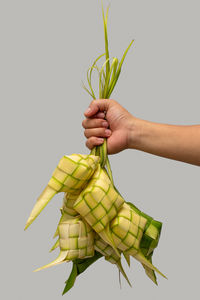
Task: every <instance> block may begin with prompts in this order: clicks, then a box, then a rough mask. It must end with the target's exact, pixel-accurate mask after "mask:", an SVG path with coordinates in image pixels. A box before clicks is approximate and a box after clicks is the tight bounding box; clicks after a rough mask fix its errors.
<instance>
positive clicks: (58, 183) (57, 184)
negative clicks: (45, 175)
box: [25, 154, 99, 229]
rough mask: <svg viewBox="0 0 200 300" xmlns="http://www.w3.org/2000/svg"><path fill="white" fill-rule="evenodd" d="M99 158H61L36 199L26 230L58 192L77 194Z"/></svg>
mask: <svg viewBox="0 0 200 300" xmlns="http://www.w3.org/2000/svg"><path fill="white" fill-rule="evenodd" d="M98 162H99V158H98V157H97V156H94V155H82V154H72V155H70V156H67V155H65V156H63V157H62V158H61V160H60V161H59V163H58V166H57V167H56V169H55V170H54V172H53V174H52V177H51V179H50V180H49V182H48V185H47V186H46V188H45V189H44V191H43V192H42V194H41V195H40V196H39V198H38V199H37V202H36V204H35V206H34V208H33V210H32V212H31V214H30V216H29V218H28V221H27V223H26V226H25V229H27V228H28V227H29V226H30V225H31V223H32V222H33V221H34V220H35V219H36V217H37V216H38V215H39V214H40V213H41V211H42V210H43V209H44V208H45V206H46V205H47V204H48V203H49V201H50V200H51V199H52V198H53V197H54V196H55V195H56V194H57V193H60V192H69V193H72V194H79V193H80V191H81V189H82V188H83V187H84V185H85V184H87V182H88V180H89V179H90V177H91V176H92V174H93V172H94V170H95V168H96V166H97V163H98Z"/></svg>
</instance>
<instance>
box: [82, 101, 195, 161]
mask: <svg viewBox="0 0 200 300" xmlns="http://www.w3.org/2000/svg"><path fill="white" fill-rule="evenodd" d="M84 115H85V119H84V120H83V122H82V126H83V127H84V129H85V130H84V134H85V137H86V138H87V140H86V146H87V147H88V148H89V149H92V148H93V147H94V146H97V145H101V144H102V143H103V138H107V151H108V154H115V153H118V152H120V151H123V150H125V149H136V150H140V151H144V152H148V153H151V154H154V155H157V156H161V157H165V158H169V159H174V160H178V161H182V162H185V163H189V164H193V165H196V166H200V125H170V124H161V123H154V122H149V121H146V120H142V119H139V118H136V117H135V116H133V115H132V114H130V113H129V112H128V111H127V110H126V109H125V108H124V107H122V106H121V105H120V104H119V103H117V102H116V101H115V100H112V99H98V100H94V101H92V102H91V103H90V105H89V108H88V109H87V110H86V111H85V113H84Z"/></svg>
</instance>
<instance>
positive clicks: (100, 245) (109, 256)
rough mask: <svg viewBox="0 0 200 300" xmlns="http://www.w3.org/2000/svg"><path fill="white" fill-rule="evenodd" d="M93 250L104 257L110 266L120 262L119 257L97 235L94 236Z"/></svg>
mask: <svg viewBox="0 0 200 300" xmlns="http://www.w3.org/2000/svg"><path fill="white" fill-rule="evenodd" d="M94 249H95V250H96V251H98V252H100V253H101V254H102V255H103V256H105V259H106V260H107V261H109V262H110V263H112V264H116V263H117V262H118V261H120V257H119V256H118V255H117V254H116V253H115V251H114V250H113V248H112V247H111V246H110V245H108V244H107V243H106V242H105V241H104V240H103V239H102V238H101V237H100V236H99V235H98V234H96V235H95V239H94Z"/></svg>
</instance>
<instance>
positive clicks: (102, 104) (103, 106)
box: [84, 99, 110, 118]
mask: <svg viewBox="0 0 200 300" xmlns="http://www.w3.org/2000/svg"><path fill="white" fill-rule="evenodd" d="M109 105H110V100H109V99H97V100H93V101H92V102H91V103H90V106H89V107H88V108H87V109H86V111H85V113H84V115H85V116H86V117H87V118H90V117H92V116H93V115H95V114H97V113H98V112H100V111H101V112H104V111H107V110H108V108H109Z"/></svg>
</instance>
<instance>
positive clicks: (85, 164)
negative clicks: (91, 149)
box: [48, 154, 99, 194]
mask: <svg viewBox="0 0 200 300" xmlns="http://www.w3.org/2000/svg"><path fill="white" fill-rule="evenodd" d="M98 162H99V157H98V156H94V155H83V154H72V155H70V156H63V157H62V158H61V160H60V162H59V164H58V166H57V168H56V169H55V170H54V172H53V175H52V177H51V179H50V181H49V182H48V186H49V187H51V188H52V189H53V190H55V192H57V193H58V192H68V193H72V194H79V193H80V191H81V190H82V189H83V187H84V186H85V185H86V184H87V182H88V181H89V179H90V177H91V176H92V174H93V173H94V170H95V169H96V167H97V164H98Z"/></svg>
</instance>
